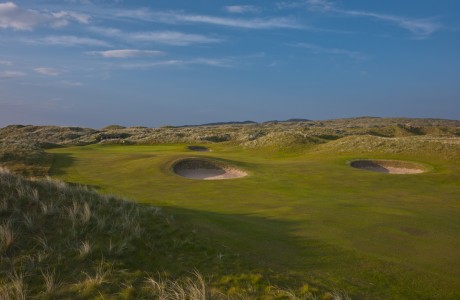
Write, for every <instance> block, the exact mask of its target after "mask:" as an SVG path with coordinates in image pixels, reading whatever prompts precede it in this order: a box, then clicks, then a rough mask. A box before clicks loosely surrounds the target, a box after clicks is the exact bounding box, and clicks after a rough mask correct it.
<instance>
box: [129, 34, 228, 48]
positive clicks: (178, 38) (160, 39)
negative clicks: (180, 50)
mask: <svg viewBox="0 0 460 300" xmlns="http://www.w3.org/2000/svg"><path fill="white" fill-rule="evenodd" d="M130 38H131V39H133V40H136V41H143V42H155V43H161V44H167V45H174V46H187V45H190V44H207V43H217V42H220V41H221V40H220V39H217V38H212V37H208V36H205V35H201V34H189V33H182V32H177V31H153V32H138V33H134V34H131V35H130Z"/></svg>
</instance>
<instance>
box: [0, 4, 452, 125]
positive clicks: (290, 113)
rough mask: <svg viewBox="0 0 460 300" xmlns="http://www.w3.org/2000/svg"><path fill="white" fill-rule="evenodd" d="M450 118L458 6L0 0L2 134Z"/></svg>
mask: <svg viewBox="0 0 460 300" xmlns="http://www.w3.org/2000/svg"><path fill="white" fill-rule="evenodd" d="M363 115H371V116H382V117H401V116H406V117H433V118H448V119H460V1H458V0H442V1H439V0H408V1H400V0H386V1H368V0H349V1H348V0H347V1H345V0H342V1H339V0H336V1H334V0H299V1H223V0H222V1H220V0H214V1H209V0H208V1H202V0H196V1H190V0H184V1H174V0H169V1H152V0H150V1H122V0H118V1H110V0H80V1H79V0H68V1H62V0H61V1H51V0H48V1H46V0H45V1H12V2H1V0H0V126H5V125H8V124H50V125H51V124H54V125H77V126H87V127H102V126H105V125H108V124H121V125H125V126H132V125H143V126H161V125H182V124H197V123H206V122H216V121H230V120H233V121H243V120H254V121H265V120H273V119H279V120H281V119H288V118H308V119H331V118H340V117H353V116H363Z"/></svg>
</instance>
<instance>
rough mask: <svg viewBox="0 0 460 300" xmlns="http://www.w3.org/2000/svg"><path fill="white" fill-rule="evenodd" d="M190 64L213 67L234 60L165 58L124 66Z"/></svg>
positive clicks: (135, 67)
mask: <svg viewBox="0 0 460 300" xmlns="http://www.w3.org/2000/svg"><path fill="white" fill-rule="evenodd" d="M190 65H205V66H213V67H227V68H228V67H231V66H232V61H231V60H230V59H227V58H226V59H214V58H195V59H189V60H181V59H177V60H163V61H156V62H150V63H139V64H123V65H121V67H122V68H126V69H152V68H156V67H185V66H190Z"/></svg>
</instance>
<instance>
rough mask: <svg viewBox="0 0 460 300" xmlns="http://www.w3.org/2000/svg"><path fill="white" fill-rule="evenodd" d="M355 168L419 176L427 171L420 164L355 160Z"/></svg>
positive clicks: (352, 164) (353, 164) (353, 163)
mask: <svg viewBox="0 0 460 300" xmlns="http://www.w3.org/2000/svg"><path fill="white" fill-rule="evenodd" d="M350 165H351V166H352V167H353V168H358V169H362V170H367V171H373V172H381V173H389V174H418V173H423V172H425V171H426V170H425V169H424V168H423V167H422V166H421V165H419V164H416V163H413V162H408V161H399V160H367V159H366V160H355V161H352V162H351V163H350Z"/></svg>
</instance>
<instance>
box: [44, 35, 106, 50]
mask: <svg viewBox="0 0 460 300" xmlns="http://www.w3.org/2000/svg"><path fill="white" fill-rule="evenodd" d="M37 42H38V43H42V44H48V45H60V46H66V47H73V46H89V47H111V45H110V44H109V43H107V42H105V41H102V40H98V39H93V38H87V37H78V36H73V35H57V36H47V37H45V38H43V39H40V40H38V41H37Z"/></svg>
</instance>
